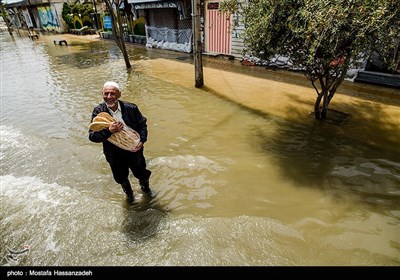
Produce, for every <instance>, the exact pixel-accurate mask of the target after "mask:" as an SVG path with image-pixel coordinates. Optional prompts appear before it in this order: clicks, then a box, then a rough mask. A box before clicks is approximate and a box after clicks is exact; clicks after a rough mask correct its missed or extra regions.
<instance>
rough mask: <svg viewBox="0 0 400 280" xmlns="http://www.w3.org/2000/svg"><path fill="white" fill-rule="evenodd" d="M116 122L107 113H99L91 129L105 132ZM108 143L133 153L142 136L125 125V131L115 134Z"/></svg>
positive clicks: (109, 138) (90, 126)
mask: <svg viewBox="0 0 400 280" xmlns="http://www.w3.org/2000/svg"><path fill="white" fill-rule="evenodd" d="M115 121H116V120H115V119H114V118H113V117H112V116H111V115H110V114H107V113H105V112H101V113H99V114H98V115H97V116H96V117H94V118H93V122H92V123H91V124H90V125H89V129H90V130H93V131H99V130H103V129H105V128H108V127H109V126H110V124H111V123H112V122H115ZM107 141H109V142H110V143H112V144H114V145H115V146H117V147H119V148H121V149H124V150H127V151H132V150H133V149H134V148H135V147H136V146H137V145H138V144H139V142H140V135H139V133H137V132H136V131H135V130H134V129H132V128H130V127H129V126H127V125H124V128H123V130H121V131H118V132H115V133H113V134H112V135H111V136H110V137H108V139H107Z"/></svg>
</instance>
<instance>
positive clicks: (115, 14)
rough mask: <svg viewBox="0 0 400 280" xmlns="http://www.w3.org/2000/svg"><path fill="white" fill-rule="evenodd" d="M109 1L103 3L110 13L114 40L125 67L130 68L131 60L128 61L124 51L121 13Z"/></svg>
mask: <svg viewBox="0 0 400 280" xmlns="http://www.w3.org/2000/svg"><path fill="white" fill-rule="evenodd" d="M109 1H110V0H106V1H105V4H106V6H107V10H108V13H109V14H110V17H111V25H112V31H113V36H114V41H115V43H116V44H117V46H118V48H119V49H120V50H121V53H122V56H123V57H124V61H125V65H126V68H131V67H132V65H131V62H130V61H129V56H128V52H127V51H126V46H125V40H124V34H123V29H122V20H121V15H120V14H119V11H118V8H117V7H116V9H115V10H114V9H113V7H112V5H111V3H110V2H109ZM117 4H120V2H119V1H117ZM116 6H117V5H116Z"/></svg>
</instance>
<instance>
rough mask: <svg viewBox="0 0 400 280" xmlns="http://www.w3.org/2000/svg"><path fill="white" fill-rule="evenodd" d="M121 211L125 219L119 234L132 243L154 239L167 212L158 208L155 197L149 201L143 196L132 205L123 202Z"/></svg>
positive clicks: (166, 216)
mask: <svg viewBox="0 0 400 280" xmlns="http://www.w3.org/2000/svg"><path fill="white" fill-rule="evenodd" d="M123 209H124V217H125V218H124V221H123V223H122V231H121V232H122V233H124V234H125V235H126V237H127V238H128V239H129V241H131V242H133V243H137V242H144V241H146V240H148V239H150V238H152V237H154V236H155V235H156V234H157V233H158V232H159V231H160V229H161V227H162V226H163V225H164V224H165V223H164V222H163V221H165V220H166V219H167V218H168V211H167V210H165V209H163V208H162V207H161V206H160V204H159V202H158V201H157V197H156V198H154V199H151V200H150V199H149V198H147V197H145V196H143V198H142V199H141V201H138V202H134V203H133V204H130V203H128V202H127V201H125V202H124V208H123Z"/></svg>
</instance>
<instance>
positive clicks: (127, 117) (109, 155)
mask: <svg viewBox="0 0 400 280" xmlns="http://www.w3.org/2000/svg"><path fill="white" fill-rule="evenodd" d="M118 102H119V104H120V106H121V113H122V119H123V120H124V122H125V124H126V125H128V126H129V127H131V128H133V129H134V130H136V131H137V132H138V133H139V135H140V141H141V142H142V143H145V142H146V141H147V119H146V117H145V116H143V115H142V113H141V112H140V111H139V108H138V107H137V105H136V104H133V103H129V102H125V101H121V100H119V101H118ZM100 112H106V113H108V114H109V111H108V108H107V105H106V104H105V103H104V102H103V103H101V104H99V105H97V106H96V107H95V108H94V109H93V113H92V119H91V122H92V121H93V119H94V118H95V117H96V116H97V115H98V114H99V113H100ZM111 134H112V133H111V132H110V131H109V130H108V128H105V129H103V130H99V131H92V130H89V140H90V141H92V142H95V143H103V152H104V155H105V156H106V159H107V161H108V162H110V161H113V159H114V158H116V157H118V156H127V155H129V154H132V152H129V151H125V150H123V149H121V148H119V147H117V146H115V145H114V144H112V143H111V142H109V141H107V139H108V137H110V136H111Z"/></svg>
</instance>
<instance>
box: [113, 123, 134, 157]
mask: <svg viewBox="0 0 400 280" xmlns="http://www.w3.org/2000/svg"><path fill="white" fill-rule="evenodd" d="M107 140H108V141H110V142H111V143H113V144H114V145H115V146H117V147H120V148H121V149H124V150H127V151H132V150H133V149H134V148H135V147H136V146H137V144H139V142H140V135H139V133H137V132H136V131H135V130H133V129H132V128H130V127H129V126H127V125H125V126H124V129H123V130H121V131H118V132H115V133H113V134H112V135H111V136H110V137H109V138H108V139H107Z"/></svg>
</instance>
